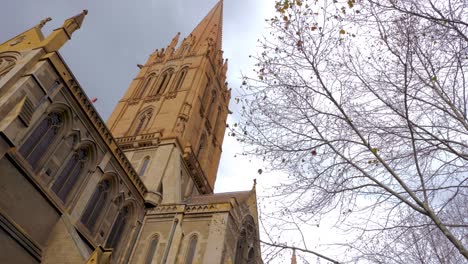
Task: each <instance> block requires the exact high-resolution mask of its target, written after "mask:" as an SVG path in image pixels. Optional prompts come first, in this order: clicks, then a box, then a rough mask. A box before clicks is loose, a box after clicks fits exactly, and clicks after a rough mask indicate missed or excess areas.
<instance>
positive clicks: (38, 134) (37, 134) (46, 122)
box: [19, 112, 63, 169]
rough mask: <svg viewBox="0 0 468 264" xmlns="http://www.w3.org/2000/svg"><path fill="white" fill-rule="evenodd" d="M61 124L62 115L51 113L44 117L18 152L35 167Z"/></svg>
mask: <svg viewBox="0 0 468 264" xmlns="http://www.w3.org/2000/svg"><path fill="white" fill-rule="evenodd" d="M62 126H63V115H62V114H61V113H56V112H54V113H51V114H49V115H48V116H47V117H46V118H44V119H43V120H42V121H41V122H40V123H39V124H38V125H37V126H36V128H35V129H34V131H33V132H32V133H31V134H30V135H29V137H28V138H27V139H26V141H25V142H24V143H23V145H22V146H21V147H20V149H19V152H20V154H21V155H22V156H23V157H24V158H25V159H26V160H27V161H28V163H29V164H30V165H31V166H32V167H33V168H34V169H36V168H37V167H38V163H39V160H40V159H41V157H43V156H44V154H45V153H46V152H47V150H48V149H49V147H50V146H51V145H52V143H53V142H54V141H55V140H56V137H57V135H58V133H59V131H60V129H61V127H62Z"/></svg>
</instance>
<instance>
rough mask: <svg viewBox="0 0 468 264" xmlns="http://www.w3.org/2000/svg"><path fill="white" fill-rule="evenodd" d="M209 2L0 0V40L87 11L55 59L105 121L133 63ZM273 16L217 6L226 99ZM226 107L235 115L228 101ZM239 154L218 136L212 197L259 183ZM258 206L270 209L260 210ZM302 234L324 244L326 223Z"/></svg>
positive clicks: (244, 2) (261, 5)
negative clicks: (62, 61) (61, 60)
mask: <svg viewBox="0 0 468 264" xmlns="http://www.w3.org/2000/svg"><path fill="white" fill-rule="evenodd" d="M136 3H138V4H136ZM216 3H217V0H139V1H129V0H112V1H111V0H100V1H95V0H75V1H65V0H40V1H38V0H14V1H3V2H2V8H1V9H0V42H3V41H6V40H7V39H9V38H11V37H13V36H16V35H17V34H19V33H21V32H23V31H24V30H26V29H28V28H30V27H32V26H34V25H36V24H37V23H38V22H39V21H40V20H42V19H44V18H46V17H51V18H52V19H53V20H52V21H51V22H49V23H48V24H47V25H46V26H45V27H44V28H43V31H44V33H45V34H48V33H50V31H52V30H53V29H55V28H57V27H59V26H61V25H62V23H63V21H64V20H65V19H67V18H69V17H71V16H74V15H76V14H78V13H80V12H81V11H82V10H83V9H87V10H88V12H89V13H88V15H87V16H86V18H85V21H84V24H83V26H82V28H81V29H80V30H79V31H77V32H75V33H74V35H73V36H72V39H71V41H69V42H68V43H67V44H66V45H65V47H63V48H62V49H61V50H60V53H61V55H62V57H63V58H64V59H65V61H66V63H67V64H68V66H69V67H70V69H71V70H72V71H73V73H74V75H75V76H76V78H77V79H78V81H79V82H80V84H81V86H82V87H83V88H84V90H85V91H86V93H87V94H88V96H89V97H90V98H91V97H97V98H98V101H97V102H96V104H95V106H96V108H97V110H98V111H99V113H100V115H101V117H102V118H103V119H104V120H107V118H108V117H109V115H110V113H111V112H112V110H113V108H114V106H115V105H116V103H117V101H118V100H119V99H120V98H121V96H122V95H123V94H124V92H125V90H126V89H127V88H128V85H129V84H130V81H131V80H132V79H133V78H134V77H135V76H136V74H137V72H138V70H139V69H138V68H137V66H136V65H137V64H144V63H145V62H146V59H147V58H148V56H149V54H150V53H151V52H153V51H154V50H155V49H157V48H158V49H160V48H163V47H166V46H167V45H168V44H169V42H170V41H171V39H172V38H173V37H174V36H175V34H176V33H177V32H179V31H180V32H181V39H183V38H184V37H186V36H187V35H188V34H189V33H190V32H191V31H192V30H193V28H194V27H195V26H196V25H197V24H198V22H200V20H201V19H202V18H203V17H204V16H205V15H206V14H207V13H208V12H209V10H210V9H211V8H212V7H213V6H214V5H215V4H216ZM273 11H274V1H271V0H224V13H223V15H224V20H223V50H224V51H225V52H224V55H225V58H228V59H229V70H228V73H227V74H228V82H229V86H230V87H231V88H232V89H233V93H234V94H233V98H234V97H235V94H236V89H238V88H239V86H240V83H241V81H240V73H241V71H242V72H244V73H250V72H252V64H253V63H254V62H253V61H251V60H250V59H249V58H248V57H249V54H254V53H255V52H256V50H257V49H256V47H257V39H258V38H261V36H262V35H264V34H265V32H266V31H265V26H266V23H265V21H264V20H265V19H266V18H270V17H271V16H272V14H273ZM230 108H231V109H232V110H233V111H234V113H236V104H235V103H234V100H231V104H230ZM234 119H235V114H234V115H230V116H229V120H228V123H234V122H235V120H234ZM241 151H242V148H241V146H239V144H237V142H236V140H235V139H234V138H232V137H228V136H226V137H225V139H224V144H223V154H222V159H221V163H220V168H219V171H218V178H217V181H216V186H215V192H227V191H239V190H249V189H250V188H251V187H252V184H253V179H254V178H256V177H259V176H258V174H257V170H258V169H259V167H260V166H261V165H260V163H259V162H258V161H255V160H254V161H252V162H249V159H243V157H241V156H237V158H234V155H235V154H237V153H239V152H241ZM277 176H280V175H278V174H275V175H272V174H270V175H268V174H267V175H265V173H264V174H262V177H259V178H258V185H257V194H258V195H260V196H261V195H262V194H263V186H264V185H266V184H267V183H268V184H271V183H272V182H275V181H276V180H275V179H278V178H277ZM265 206H266V207H271V205H268V204H261V205H260V207H262V208H265ZM305 231H306V234H307V233H309V232H310V233H309V234H310V235H309V238H313V240H315V241H312V242H311V244H310V245H317V244H319V242H320V241H321V242H322V243H323V242H324V241H325V240H326V238H330V234H329V231H330V230H329V228H328V227H327V226H326V225H323V226H321V227H320V228H314V229H312V230H305ZM293 235H294V234H293ZM296 235H297V234H296ZM283 240H285V242H286V241H289V242H291V241H292V240H294V239H286V238H283ZM293 244H294V243H293ZM287 255H289V254H287ZM279 262H281V260H280V261H279Z"/></svg>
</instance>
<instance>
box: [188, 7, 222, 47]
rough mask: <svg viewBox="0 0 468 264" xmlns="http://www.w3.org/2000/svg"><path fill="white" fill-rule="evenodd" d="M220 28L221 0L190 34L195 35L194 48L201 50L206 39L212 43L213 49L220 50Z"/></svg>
mask: <svg viewBox="0 0 468 264" xmlns="http://www.w3.org/2000/svg"><path fill="white" fill-rule="evenodd" d="M222 28H223V0H220V1H219V2H218V3H217V4H216V5H215V6H214V7H213V8H212V9H211V11H210V12H209V13H208V14H207V15H206V16H205V18H203V20H202V21H201V22H200V23H199V24H198V25H197V27H196V28H195V29H194V30H193V31H192V33H191V35H192V36H194V37H195V45H194V49H195V50H202V46H203V45H205V44H206V41H207V40H208V41H209V42H211V43H212V44H213V45H214V48H215V50H221V47H222V38H223V36H222Z"/></svg>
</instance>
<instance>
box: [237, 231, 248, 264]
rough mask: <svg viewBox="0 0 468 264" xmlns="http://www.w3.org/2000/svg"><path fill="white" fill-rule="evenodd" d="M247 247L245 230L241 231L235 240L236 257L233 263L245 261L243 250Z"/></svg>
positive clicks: (240, 263)
mask: <svg viewBox="0 0 468 264" xmlns="http://www.w3.org/2000/svg"><path fill="white" fill-rule="evenodd" d="M246 248H247V235H246V233H245V231H243V232H242V233H241V235H240V238H239V239H238V240H237V246H236V258H235V262H234V263H235V264H243V263H245V261H244V260H245V255H244V254H245V250H246Z"/></svg>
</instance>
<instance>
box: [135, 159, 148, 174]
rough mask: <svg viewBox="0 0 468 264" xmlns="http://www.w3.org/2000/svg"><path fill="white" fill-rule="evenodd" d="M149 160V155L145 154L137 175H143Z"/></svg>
mask: <svg viewBox="0 0 468 264" xmlns="http://www.w3.org/2000/svg"><path fill="white" fill-rule="evenodd" d="M149 161H150V157H149V156H146V157H145V158H144V159H143V161H142V163H141V167H140V171H139V172H138V175H140V177H141V176H143V175H145V171H146V168H147V167H148V164H149Z"/></svg>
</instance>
